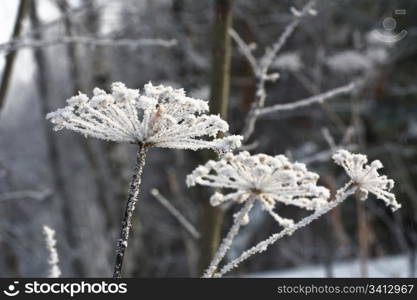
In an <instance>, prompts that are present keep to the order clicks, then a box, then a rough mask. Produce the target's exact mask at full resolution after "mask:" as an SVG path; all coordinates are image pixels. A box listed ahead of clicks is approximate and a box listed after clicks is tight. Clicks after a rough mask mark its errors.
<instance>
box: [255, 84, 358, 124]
mask: <svg viewBox="0 0 417 300" xmlns="http://www.w3.org/2000/svg"><path fill="white" fill-rule="evenodd" d="M356 87H357V83H355V82H351V83H349V84H347V85H344V86H341V87H338V88H335V89H333V90H330V91H327V92H325V93H322V94H319V95H315V96H312V97H308V98H305V99H302V100H298V101H295V102H291V103H285V104H276V105H272V106H270V107H265V108H261V109H258V110H257V111H256V114H257V116H258V117H259V116H264V115H267V114H271V113H275V112H277V111H284V110H293V109H297V108H300V107H305V106H309V105H312V104H314V103H323V102H324V101H326V100H329V99H334V98H335V97H336V96H340V95H342V94H348V93H350V92H352V91H354V90H355V89H356Z"/></svg>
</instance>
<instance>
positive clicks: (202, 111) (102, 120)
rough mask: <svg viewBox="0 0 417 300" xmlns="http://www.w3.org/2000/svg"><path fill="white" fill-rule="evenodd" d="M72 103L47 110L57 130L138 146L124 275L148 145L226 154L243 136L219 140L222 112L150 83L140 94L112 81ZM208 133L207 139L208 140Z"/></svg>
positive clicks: (120, 252) (122, 246)
mask: <svg viewBox="0 0 417 300" xmlns="http://www.w3.org/2000/svg"><path fill="white" fill-rule="evenodd" d="M67 103H68V106H66V107H64V108H62V109H58V110H57V111H55V112H51V113H49V114H48V115H47V116H46V118H47V119H50V120H51V122H52V123H53V124H54V125H55V126H54V130H61V129H63V128H66V129H70V130H73V131H76V132H79V133H81V134H83V135H84V136H86V137H87V136H89V137H95V138H98V139H103V140H108V141H114V142H126V143H132V144H136V145H137V146H138V151H137V159H136V167H135V170H134V173H133V176H132V179H131V182H130V189H129V196H128V201H127V204H126V208H125V213H124V217H123V220H122V229H121V233H120V238H119V240H118V241H117V247H116V262H115V268H114V274H113V276H114V277H121V271H122V265H123V259H124V253H125V250H126V248H127V246H128V238H129V233H130V229H131V226H132V217H133V212H134V210H135V206H136V203H137V201H138V195H139V187H140V182H141V175H142V172H143V167H144V165H145V155H146V152H147V150H148V148H150V147H160V148H174V149H191V150H199V149H213V150H216V151H218V152H228V151H230V150H232V149H234V148H236V147H239V146H240V143H241V139H242V138H241V137H240V136H227V137H224V138H215V137H216V136H217V134H218V133H220V132H223V133H225V132H226V131H227V130H228V129H229V125H228V124H227V122H225V121H224V120H222V119H221V118H220V117H219V116H215V115H209V114H207V112H208V110H209V107H208V104H207V102H205V101H202V100H197V99H193V98H190V97H187V96H186V95H185V92H184V90H182V89H173V88H171V87H165V86H162V85H159V86H154V85H152V84H151V83H148V84H146V85H145V87H144V91H143V93H142V94H140V93H139V90H134V89H128V88H126V86H125V85H124V84H123V83H120V82H116V83H113V84H112V93H111V94H107V93H106V92H105V91H103V90H100V89H98V88H96V89H94V91H93V97H92V98H91V99H90V98H88V97H87V95H85V94H81V93H80V94H79V95H77V96H74V97H72V98H70V99H68V100H67ZM207 137H208V139H207Z"/></svg>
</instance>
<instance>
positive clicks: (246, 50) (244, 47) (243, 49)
mask: <svg viewBox="0 0 417 300" xmlns="http://www.w3.org/2000/svg"><path fill="white" fill-rule="evenodd" d="M229 34H230V36H231V37H232V39H233V40H234V41H235V42H236V44H237V45H238V47H239V51H240V53H242V54H243V56H245V58H246V59H247V60H248V62H249V64H250V66H251V67H252V70H253V72H254V74H255V75H258V73H259V71H260V70H259V65H258V62H257V61H256V58H255V56H253V54H252V49H251V47H250V46H249V45H248V44H246V43H245V42H244V41H243V39H242V38H241V37H240V35H239V34H238V33H237V32H236V31H235V30H234V29H230V30H229Z"/></svg>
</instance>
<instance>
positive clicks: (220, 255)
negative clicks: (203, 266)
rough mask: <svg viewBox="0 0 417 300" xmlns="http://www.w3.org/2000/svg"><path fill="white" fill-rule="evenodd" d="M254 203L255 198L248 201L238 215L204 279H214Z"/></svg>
mask: <svg viewBox="0 0 417 300" xmlns="http://www.w3.org/2000/svg"><path fill="white" fill-rule="evenodd" d="M254 202H255V198H253V197H252V198H250V199H249V200H247V201H246V203H245V205H244V206H243V207H242V209H241V210H240V211H239V212H238V213H237V215H236V216H235V220H234V223H233V226H232V228H230V231H229V232H228V233H227V235H226V237H225V238H224V239H223V241H222V243H221V245H220V246H219V249H218V250H217V252H216V254H215V255H214V257H213V260H212V261H211V263H210V266H209V267H208V268H207V270H206V271H205V272H204V275H203V278H210V277H213V274H214V272H216V270H217V267H218V265H219V264H220V262H221V261H222V259H223V258H224V256H225V255H226V253H227V251H228V250H229V249H230V246H231V245H232V242H233V240H234V238H235V237H236V235H237V234H238V233H239V229H240V226H241V225H242V224H243V223H244V222H243V220H244V218H246V217H247V216H248V214H249V212H250V210H251V209H252V207H253V204H254Z"/></svg>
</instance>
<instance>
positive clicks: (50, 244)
mask: <svg viewBox="0 0 417 300" xmlns="http://www.w3.org/2000/svg"><path fill="white" fill-rule="evenodd" d="M43 234H44V235H45V243H46V248H47V250H48V252H49V258H48V264H49V267H50V269H49V273H48V277H49V278H58V277H60V276H61V269H60V268H59V265H58V263H59V257H58V252H57V251H56V240H55V230H53V229H52V228H50V227H49V226H46V225H44V226H43Z"/></svg>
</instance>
